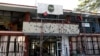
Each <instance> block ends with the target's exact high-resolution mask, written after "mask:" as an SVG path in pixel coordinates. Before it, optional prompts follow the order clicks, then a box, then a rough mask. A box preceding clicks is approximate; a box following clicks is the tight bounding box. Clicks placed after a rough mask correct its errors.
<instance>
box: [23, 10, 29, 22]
mask: <svg viewBox="0 0 100 56" xmlns="http://www.w3.org/2000/svg"><path fill="white" fill-rule="evenodd" d="M24 21H26V22H29V21H30V13H29V12H26V13H25V19H24Z"/></svg>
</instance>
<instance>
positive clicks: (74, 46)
mask: <svg viewBox="0 0 100 56" xmlns="http://www.w3.org/2000/svg"><path fill="white" fill-rule="evenodd" d="M72 48H73V50H75V49H76V43H74V42H73V43H72Z"/></svg>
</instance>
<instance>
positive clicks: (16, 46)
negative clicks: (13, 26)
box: [0, 36, 25, 56]
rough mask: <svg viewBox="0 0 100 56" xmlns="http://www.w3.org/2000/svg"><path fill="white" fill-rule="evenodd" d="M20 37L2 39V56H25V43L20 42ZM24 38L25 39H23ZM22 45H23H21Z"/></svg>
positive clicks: (0, 50) (4, 37)
mask: <svg viewBox="0 0 100 56" xmlns="http://www.w3.org/2000/svg"><path fill="white" fill-rule="evenodd" d="M18 38H21V37H19V36H15V37H11V36H1V37H0V56H24V46H25V45H23V44H24V43H25V42H24V41H18ZM22 38H23V37H22ZM21 43H22V45H21Z"/></svg>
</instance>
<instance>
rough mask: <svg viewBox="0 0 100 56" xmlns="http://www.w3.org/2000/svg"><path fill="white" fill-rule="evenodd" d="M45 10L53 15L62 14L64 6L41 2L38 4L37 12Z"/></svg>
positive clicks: (40, 12) (41, 12)
mask: <svg viewBox="0 0 100 56" xmlns="http://www.w3.org/2000/svg"><path fill="white" fill-rule="evenodd" d="M45 12H47V13H48V14H53V15H62V14H63V6H61V5H53V4H42V3H39V4H38V6H37V13H39V14H43V13H45Z"/></svg>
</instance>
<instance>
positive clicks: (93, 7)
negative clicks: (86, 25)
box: [76, 0, 100, 11]
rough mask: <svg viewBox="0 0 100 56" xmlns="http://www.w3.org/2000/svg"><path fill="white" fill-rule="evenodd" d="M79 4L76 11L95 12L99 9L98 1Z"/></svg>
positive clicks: (99, 3)
mask: <svg viewBox="0 0 100 56" xmlns="http://www.w3.org/2000/svg"><path fill="white" fill-rule="evenodd" d="M79 2H80V4H79V5H78V8H77V9H76V10H81V11H97V10H98V9H99V7H100V0H79Z"/></svg>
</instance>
